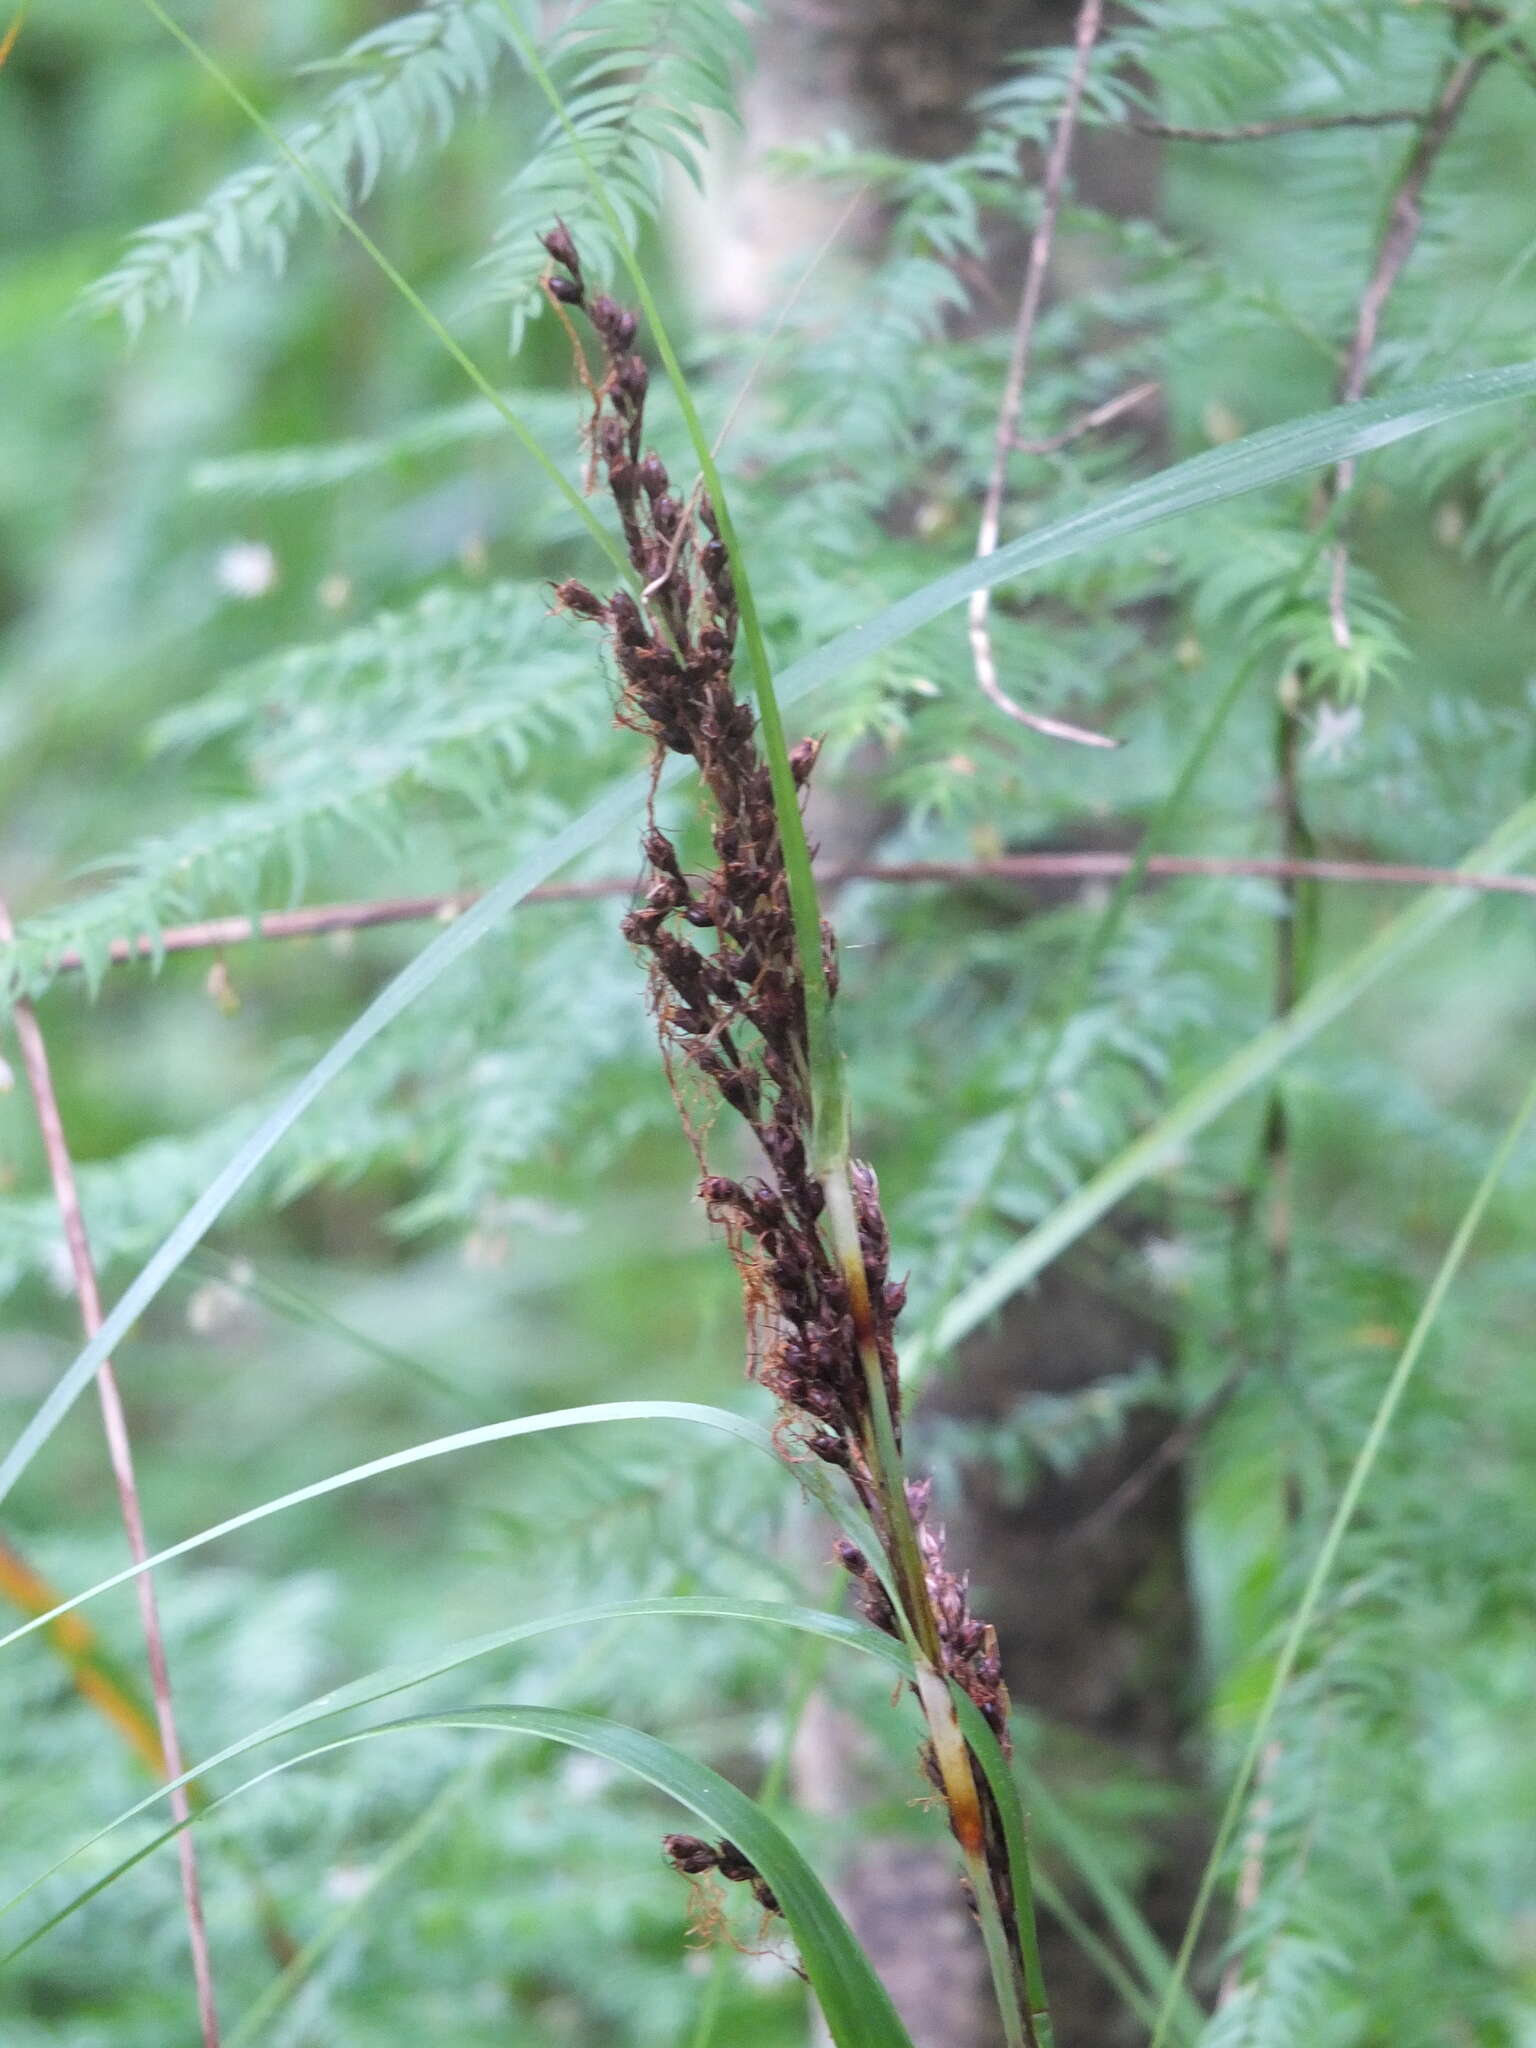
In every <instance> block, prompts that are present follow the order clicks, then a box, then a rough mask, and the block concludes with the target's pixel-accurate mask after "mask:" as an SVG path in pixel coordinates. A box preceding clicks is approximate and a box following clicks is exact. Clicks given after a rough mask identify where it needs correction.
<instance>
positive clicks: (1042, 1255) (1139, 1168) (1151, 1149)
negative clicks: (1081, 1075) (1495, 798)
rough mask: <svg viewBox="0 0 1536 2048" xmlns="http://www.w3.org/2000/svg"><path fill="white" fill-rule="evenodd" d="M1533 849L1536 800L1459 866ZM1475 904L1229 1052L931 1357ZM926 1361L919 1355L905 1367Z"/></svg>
mask: <svg viewBox="0 0 1536 2048" xmlns="http://www.w3.org/2000/svg"><path fill="white" fill-rule="evenodd" d="M1533 849H1536V798H1533V799H1532V800H1531V801H1530V802H1528V803H1524V804H1522V805H1521V806H1520V808H1519V809H1518V810H1517V811H1513V812H1511V814H1510V816H1509V817H1508V818H1506V819H1505V821H1504V823H1503V824H1502V825H1501V826H1500V827H1499V829H1498V830H1497V831H1496V832H1495V833H1494V834H1493V836H1492V837H1491V838H1490V839H1487V840H1485V841H1484V842H1483V844H1482V845H1481V846H1480V847H1478V848H1477V850H1476V851H1475V852H1473V853H1470V854H1468V856H1467V858H1466V860H1465V861H1464V862H1463V863H1462V865H1463V868H1464V869H1465V870H1466V872H1467V873H1469V874H1479V875H1488V874H1503V873H1505V872H1506V871H1507V870H1508V869H1510V868H1512V867H1514V866H1515V864H1516V863H1517V862H1518V861H1520V860H1522V859H1524V858H1525V856H1526V855H1527V854H1529V853H1530V852H1531V851H1532V850H1533ZM1476 901H1478V897H1477V895H1476V892H1475V891H1474V890H1471V889H1458V888H1445V889H1431V890H1429V891H1427V892H1426V893H1425V894H1424V895H1423V896H1421V897H1420V898H1419V899H1418V901H1417V902H1416V903H1415V904H1414V905H1413V907H1412V908H1411V909H1410V910H1405V911H1404V912H1403V913H1402V915H1401V916H1400V917H1397V918H1394V919H1393V921H1392V922H1391V923H1390V924H1389V925H1387V926H1385V927H1384V928H1383V930H1381V931H1380V932H1378V933H1377V935H1376V936H1375V938H1373V939H1372V940H1370V941H1369V943H1368V944H1366V945H1364V946H1362V947H1361V948H1360V950H1359V952H1357V953H1354V954H1351V956H1350V957H1349V959H1347V960H1345V961H1344V962H1343V963H1342V964H1341V965H1340V966H1338V967H1336V968H1334V969H1333V971H1332V973H1330V974H1326V975H1324V976H1323V977H1322V978H1321V979H1320V980H1318V981H1317V982H1315V983H1314V984H1313V986H1312V988H1311V989H1310V990H1309V991H1308V993H1307V994H1306V995H1305V996H1304V997H1303V998H1302V1000H1301V1001H1300V1002H1299V1003H1298V1004H1297V1005H1296V1006H1295V1008H1294V1009H1293V1010H1291V1011H1289V1012H1288V1013H1287V1015H1286V1016H1284V1017H1282V1018H1279V1019H1278V1020H1277V1021H1276V1022H1275V1023H1273V1024H1270V1025H1267V1026H1266V1027H1265V1029H1264V1030H1262V1031H1260V1032H1259V1033H1258V1034H1257V1036H1256V1037H1254V1038H1251V1039H1250V1040H1249V1041H1248V1043H1247V1044H1246V1045H1245V1046H1243V1047H1242V1048H1241V1050H1240V1051H1238V1052H1235V1053H1234V1054H1233V1055H1232V1057H1231V1058H1230V1059H1229V1060H1227V1061H1226V1062H1225V1063H1224V1064H1223V1065H1221V1066H1219V1067H1218V1068H1217V1069H1216V1070H1215V1072H1214V1073H1211V1074H1207V1076H1206V1077H1205V1079H1204V1080H1203V1081H1200V1082H1198V1083H1197V1084H1196V1086H1195V1087H1193V1088H1192V1089H1191V1090H1190V1091H1189V1093H1188V1094H1187V1095H1186V1096H1185V1097H1184V1099H1183V1100H1182V1101H1181V1102H1178V1103H1176V1104H1175V1105H1174V1107H1173V1108H1172V1109H1170V1110H1169V1111H1167V1113H1166V1114H1165V1115H1163V1116H1160V1117H1159V1118H1158V1120H1157V1122H1156V1123H1154V1124H1153V1125H1152V1127H1151V1129H1150V1130H1146V1131H1143V1132H1142V1134H1141V1136H1140V1137H1139V1138H1136V1139H1134V1140H1133V1141H1132V1143H1131V1144H1129V1145H1127V1146H1126V1148H1125V1150H1124V1151H1123V1152H1122V1153H1120V1155H1119V1157H1118V1158H1116V1159H1112V1160H1111V1161H1110V1162H1109V1164H1108V1165H1107V1166H1105V1167H1102V1168H1101V1169H1100V1170H1099V1172H1097V1173H1096V1174H1095V1175H1094V1176H1093V1178H1092V1179H1091V1180H1088V1181H1085V1182H1084V1183H1083V1185H1082V1186H1081V1187H1080V1188H1079V1189H1078V1190H1077V1192H1076V1193H1075V1194H1073V1195H1069V1196H1068V1197H1067V1199H1066V1201H1064V1202H1062V1203H1061V1204H1060V1205H1059V1206H1058V1207H1057V1208H1056V1209H1054V1210H1053V1211H1052V1212H1051V1214H1050V1215H1049V1216H1047V1217H1046V1219H1045V1221H1044V1222H1043V1223H1041V1224H1038V1225H1037V1226H1036V1228H1035V1229H1033V1230H1031V1231H1029V1232H1028V1233H1027V1235H1025V1236H1024V1237H1021V1238H1020V1239H1019V1241H1018V1242H1017V1244H1013V1245H1010V1246H1009V1248H1008V1250H1007V1251H1006V1252H1004V1253H1003V1254H1002V1256H1001V1258H999V1259H997V1260H995V1261H994V1263H993V1264H992V1265H991V1266H989V1267H988V1268H987V1270H986V1272H984V1273H982V1274H981V1275H980V1276H979V1277H978V1278H977V1279H975V1280H973V1281H972V1282H971V1284H970V1285H969V1286H968V1287H966V1288H963V1289H962V1290H961V1292H960V1293H959V1294H957V1295H956V1297H955V1299H954V1300H953V1301H952V1302H951V1303H950V1305H949V1307H948V1308H947V1309H946V1310H945V1312H944V1314H943V1315H942V1316H941V1317H940V1318H939V1320H938V1323H937V1326H936V1329H935V1335H934V1343H933V1349H934V1351H935V1352H938V1353H942V1352H945V1351H950V1350H953V1348H954V1347H955V1345H957V1344H958V1343H960V1342H961V1341H962V1340H963V1339H964V1338H965V1337H967V1336H969V1335H970V1333H971V1331H972V1330H974V1329H975V1328H976V1327H977V1325H978V1324H979V1323H982V1322H984V1321H985V1320H986V1318H987V1317H988V1316H989V1315H991V1314H992V1313H993V1312H994V1311H995V1310H996V1309H998V1308H1000V1307H1001V1306H1002V1304H1003V1303H1004V1302H1005V1301H1007V1300H1008V1299H1009V1298H1010V1297H1011V1296H1013V1295H1015V1294H1017V1293H1018V1291H1019V1289H1020V1288H1021V1287H1025V1286H1027V1285H1028V1284H1029V1282H1030V1281H1031V1280H1033V1279H1034V1277H1035V1275H1036V1274H1037V1273H1039V1272H1041V1271H1043V1269H1044V1268H1045V1267H1046V1266H1048V1265H1049V1264H1050V1262H1051V1260H1052V1259H1054V1258H1056V1257H1057V1256H1058V1255H1059V1254H1060V1253H1061V1252H1063V1251H1065V1250H1066V1248H1067V1246H1068V1245H1070V1244H1075V1243H1076V1241H1077V1239H1078V1238H1080V1237H1081V1236H1082V1234H1083V1232H1084V1231H1085V1230H1088V1229H1090V1228H1091V1227H1092V1225H1093V1224H1095V1223H1096V1222H1097V1221H1098V1220H1099V1218H1100V1217H1101V1216H1103V1215H1104V1214H1105V1213H1106V1212H1107V1211H1108V1210H1110V1209H1112V1208H1113V1207H1114V1205H1115V1203H1116V1202H1118V1201H1120V1200H1121V1199H1122V1197H1123V1196H1125V1195H1127V1194H1129V1193H1130V1191H1131V1189H1132V1188H1134V1187H1136V1186H1138V1185H1139V1184H1140V1183H1141V1182H1142V1181H1144V1180H1146V1179H1147V1178H1148V1177H1149V1176H1150V1175H1151V1174H1154V1173H1156V1172H1157V1171H1158V1169H1159V1168H1160V1167H1163V1166H1166V1165H1167V1164H1168V1163H1169V1161H1170V1160H1171V1159H1172V1158H1173V1157H1174V1156H1175V1155H1176V1154H1177V1153H1178V1152H1179V1151H1180V1150H1181V1149H1182V1148H1183V1147H1184V1146H1185V1145H1187V1144H1188V1143H1189V1141H1190V1139H1191V1138H1194V1137H1196V1136H1197V1135H1198V1134H1199V1133H1200V1132H1201V1131H1203V1130H1204V1129H1205V1127H1206V1125H1207V1124H1210V1123H1214V1121H1215V1120H1216V1118H1217V1117H1218V1116H1220V1115H1221V1114H1222V1112H1223V1111H1224V1110H1227V1109H1230V1108H1231V1106H1232V1104H1233V1103H1234V1102H1236V1101H1238V1100H1239V1099H1240V1098H1241V1097H1242V1096H1244V1095H1246V1094H1247V1093H1248V1092H1249V1091H1250V1090H1251V1089H1253V1088H1256V1087H1257V1086H1258V1085H1259V1083H1260V1082H1262V1081H1265V1080H1267V1079H1268V1078H1269V1076H1270V1075H1271V1074H1273V1073H1274V1071H1275V1070H1276V1068H1277V1067H1279V1066H1281V1065H1283V1064H1284V1062H1285V1061H1286V1060H1288V1059H1289V1058H1290V1056H1291V1054H1292V1053H1294V1052H1296V1051H1297V1050H1298V1049H1299V1048H1300V1047H1301V1046H1303V1045H1305V1044H1306V1043H1307V1042H1308V1040H1310V1039H1312V1038H1315V1037H1316V1036H1317V1034H1318V1032H1320V1031H1322V1030H1323V1029H1324V1028H1325V1027H1326V1026H1327V1025H1329V1024H1332V1023H1333V1022H1334V1021H1335V1020H1336V1019H1337V1018H1339V1017H1341V1016H1342V1015H1343V1014H1344V1012H1345V1011H1346V1010H1347V1009H1348V1008H1349V1007H1350V1005H1351V1004H1352V1003H1353V1002H1355V1001H1357V1000H1358V998H1359V997H1360V996H1362V995H1364V993H1365V991H1366V990H1367V989H1368V988H1371V987H1373V986H1374V984H1375V983H1376V982H1378V981H1380V979H1381V978H1382V976H1383V975H1384V974H1386V973H1388V972H1389V971H1390V970H1391V969H1392V968H1394V967H1397V966H1399V965H1400V964H1401V963H1402V962H1403V961H1404V960H1406V959H1408V958H1409V957H1410V955H1412V954H1413V953H1416V952H1417V951H1418V950H1419V948H1420V947H1421V946H1423V945H1424V944H1425V943H1426V942H1427V941H1428V940H1429V939H1432V938H1433V937H1434V936H1435V934H1436V933H1437V932H1439V931H1440V930H1442V929H1443V927H1444V926H1446V925H1447V924H1449V923H1450V921H1451V919H1452V918H1454V917H1458V916H1460V914H1461V913H1462V912H1463V911H1464V910H1466V909H1467V907H1468V906H1469V905H1470V904H1472V903H1475V902H1476ZM921 1362H926V1361H925V1360H920V1359H919V1357H918V1356H917V1354H912V1355H910V1356H909V1360H908V1363H909V1365H910V1366H911V1367H912V1368H913V1369H915V1368H916V1366H917V1365H918V1364H919V1363H921Z"/></svg>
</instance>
